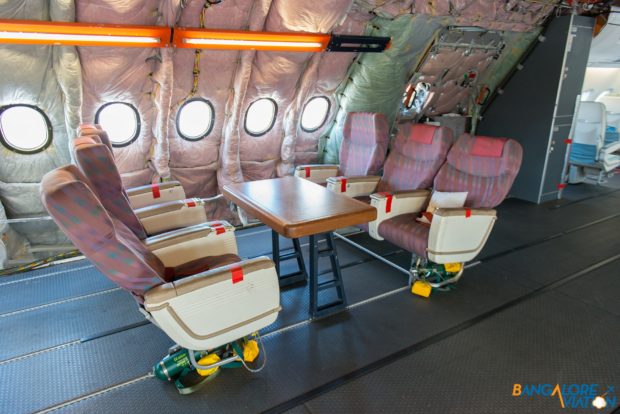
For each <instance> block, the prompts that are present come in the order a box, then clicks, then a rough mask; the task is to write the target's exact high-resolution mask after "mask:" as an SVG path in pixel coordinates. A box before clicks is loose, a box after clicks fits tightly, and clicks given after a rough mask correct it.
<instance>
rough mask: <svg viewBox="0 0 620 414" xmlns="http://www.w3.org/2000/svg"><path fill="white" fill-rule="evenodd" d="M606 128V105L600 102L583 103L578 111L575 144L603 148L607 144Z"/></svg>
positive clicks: (574, 136)
mask: <svg viewBox="0 0 620 414" xmlns="http://www.w3.org/2000/svg"><path fill="white" fill-rule="evenodd" d="M606 128H607V121H606V114H605V105H603V104H602V103H600V102H588V101H585V102H581V103H580V104H579V110H578V111H577V123H576V125H575V133H574V135H573V143H574V144H581V145H594V146H595V147H596V148H597V149H598V148H601V147H602V146H603V144H604V142H605V129H606Z"/></svg>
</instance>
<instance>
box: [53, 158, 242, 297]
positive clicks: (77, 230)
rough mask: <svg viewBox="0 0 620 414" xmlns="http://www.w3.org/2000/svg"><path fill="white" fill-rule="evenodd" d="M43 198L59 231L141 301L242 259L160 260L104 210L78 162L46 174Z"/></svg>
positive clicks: (217, 257)
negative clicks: (163, 286)
mask: <svg viewBox="0 0 620 414" xmlns="http://www.w3.org/2000/svg"><path fill="white" fill-rule="evenodd" d="M41 199H42V202H43V205H44V206H45V208H46V209H47V211H48V212H49V213H50V216H51V217H52V218H53V219H54V221H55V222H56V224H58V226H59V227H60V229H61V230H62V231H63V232H64V233H65V234H66V235H67V236H68V237H69V238H70V239H71V241H72V242H73V243H74V244H75V246H76V247H77V248H78V249H80V251H81V252H82V253H84V255H85V256H86V257H88V258H89V259H90V260H91V261H92V262H93V264H94V265H95V266H96V267H97V268H98V269H99V270H100V271H101V272H103V273H104V274H105V275H106V276H107V277H109V278H110V279H111V280H112V281H114V282H115V283H116V284H118V285H119V286H120V287H122V288H123V289H126V290H128V291H130V292H131V293H132V294H133V295H134V296H135V297H136V299H137V300H138V301H139V302H142V301H143V295H144V293H145V292H147V291H148V290H149V289H151V288H153V287H155V286H157V285H160V284H162V283H166V282H170V281H173V280H177V279H179V278H182V277H185V276H188V275H191V274H195V273H198V272H201V271H204V270H207V269H210V268H212V267H219V266H223V265H226V264H230V263H234V262H238V261H239V260H240V259H239V257H238V256H236V255H233V254H226V255H221V256H212V257H209V256H206V257H203V258H201V259H199V260H194V261H192V262H189V263H184V264H182V265H179V266H177V267H175V268H165V267H164V264H163V263H162V262H161V260H160V259H159V258H158V257H157V256H155V255H154V254H153V253H152V252H150V251H149V250H148V248H146V247H145V245H144V244H143V243H142V242H141V241H140V240H139V239H138V237H136V235H135V234H134V233H133V232H132V231H131V230H130V229H129V228H128V227H127V226H126V225H125V224H124V223H123V222H122V221H121V220H119V219H118V218H117V217H116V216H115V215H114V214H113V213H110V212H108V211H106V209H105V208H104V206H103V205H102V203H101V201H100V200H99V199H98V198H97V196H96V195H95V193H94V191H93V190H92V188H91V187H90V183H89V182H88V180H87V178H86V177H85V176H84V175H83V174H82V172H81V171H79V170H78V168H77V167H76V166H74V165H67V166H65V167H61V168H58V169H56V170H53V171H51V172H49V173H48V174H46V175H45V176H44V177H43V180H42V182H41Z"/></svg>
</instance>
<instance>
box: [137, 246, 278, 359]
mask: <svg viewBox="0 0 620 414" xmlns="http://www.w3.org/2000/svg"><path fill="white" fill-rule="evenodd" d="M144 309H145V310H146V312H148V313H149V314H150V316H151V318H152V319H153V320H154V322H155V323H156V324H157V326H159V327H160V328H161V329H162V330H163V331H164V332H165V333H166V334H167V335H168V336H169V337H170V338H171V339H172V340H173V341H174V342H176V343H177V344H179V345H180V346H182V347H184V348H187V349H192V350H205V349H213V348H216V347H218V346H221V345H224V344H227V343H229V342H232V341H234V340H237V339H239V338H243V337H244V336H247V335H250V334H252V333H253V332H256V331H257V330H259V329H261V328H264V327H265V326H267V325H269V324H271V323H273V322H274V321H275V320H276V318H277V315H278V312H279V311H280V309H281V308H280V288H279V285H278V276H277V274H276V269H275V265H274V263H273V262H272V261H271V260H270V259H269V258H267V257H258V258H255V259H249V260H242V261H240V262H238V263H235V264H232V265H227V266H222V267H218V268H215V269H212V270H209V271H206V272H203V273H199V274H197V275H194V276H190V277H186V278H182V279H179V280H176V281H174V282H170V283H166V284H162V285H159V286H156V287H154V288H153V289H151V290H149V291H148V292H146V294H145V295H144Z"/></svg>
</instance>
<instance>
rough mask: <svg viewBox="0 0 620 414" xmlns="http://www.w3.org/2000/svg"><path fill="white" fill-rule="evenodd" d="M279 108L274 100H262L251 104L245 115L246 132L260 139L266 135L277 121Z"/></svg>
mask: <svg viewBox="0 0 620 414" xmlns="http://www.w3.org/2000/svg"><path fill="white" fill-rule="evenodd" d="M277 111H278V106H277V104H276V102H275V101H274V100H273V99H270V98H261V99H258V100H256V101H254V102H252V103H251V104H250V106H249V107H248V110H247V112H246V113H245V130H246V132H247V133H248V134H250V135H252V136H255V137H258V136H261V135H264V134H266V133H267V132H268V131H269V130H270V129H271V128H273V124H274V123H275V121H276V114H277Z"/></svg>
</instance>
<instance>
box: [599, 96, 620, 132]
mask: <svg viewBox="0 0 620 414" xmlns="http://www.w3.org/2000/svg"><path fill="white" fill-rule="evenodd" d="M597 102H600V103H602V104H603V105H605V111H606V112H607V126H608V127H609V126H612V127H615V128H616V130H620V96H618V95H606V96H603V97H601V98H599V99H598V100H597Z"/></svg>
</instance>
